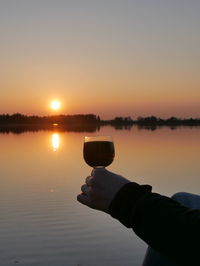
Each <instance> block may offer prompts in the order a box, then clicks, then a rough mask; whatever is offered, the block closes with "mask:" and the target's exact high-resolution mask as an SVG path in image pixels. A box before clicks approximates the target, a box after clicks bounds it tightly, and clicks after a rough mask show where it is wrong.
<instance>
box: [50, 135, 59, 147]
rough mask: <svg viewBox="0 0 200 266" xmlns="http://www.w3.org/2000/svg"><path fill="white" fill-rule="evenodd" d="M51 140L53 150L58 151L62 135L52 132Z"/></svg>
mask: <svg viewBox="0 0 200 266" xmlns="http://www.w3.org/2000/svg"><path fill="white" fill-rule="evenodd" d="M51 142H52V148H53V151H57V150H58V149H59V147H60V136H59V134H58V133H53V134H52V138H51Z"/></svg>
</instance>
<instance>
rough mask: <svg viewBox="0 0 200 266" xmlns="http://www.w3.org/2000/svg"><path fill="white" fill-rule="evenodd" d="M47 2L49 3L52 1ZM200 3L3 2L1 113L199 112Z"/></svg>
mask: <svg viewBox="0 0 200 266" xmlns="http://www.w3.org/2000/svg"><path fill="white" fill-rule="evenodd" d="M47 3H48V5H47ZM199 12H200V3H197V2H196V1H190V2H187V1H182V2H176V3H173V2H166V3H164V2H162V4H161V3H160V4H158V3H157V1H151V3H150V2H149V1H144V0H142V1H138V2H134V1H114V0H113V1H104V0H103V1H94V2H91V1H87V0H85V1H84V3H83V2H82V1H80V0H79V1H78V0H77V1H75V2H74V1H73V2H72V1H71V2H68V1H67V2H64V1H60V0H59V1H56V2H54V1H51V2H49V1H46V0H43V1H41V2H38V1H33V0H30V1H28V2H26V1H18V2H17V3H16V2H12V4H11V3H10V2H6V1H4V2H1V3H0V37H1V47H0V58H1V60H0V69H1V75H0V92H1V95H0V113H13V112H21V113H25V114H39V115H46V114H52V111H51V110H50V109H49V101H50V100H52V99H54V98H58V99H60V100H61V102H62V109H61V110H60V112H61V113H66V114H76V113H95V114H98V115H100V116H101V117H102V118H111V117H113V116H119V115H122V116H125V115H130V116H132V117H133V118H135V117H137V116H140V115H142V116H143V115H157V116H161V117H168V116H172V115H174V116H179V117H190V116H193V117H199V114H200V89H199V88H200V73H199V60H200V53H199V46H200V32H199V24H200V17H199Z"/></svg>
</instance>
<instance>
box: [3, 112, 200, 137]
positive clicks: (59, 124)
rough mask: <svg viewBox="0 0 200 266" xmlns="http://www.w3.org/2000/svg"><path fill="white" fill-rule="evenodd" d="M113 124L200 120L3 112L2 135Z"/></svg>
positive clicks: (152, 125)
mask: <svg viewBox="0 0 200 266" xmlns="http://www.w3.org/2000/svg"><path fill="white" fill-rule="evenodd" d="M104 126H111V127H114V128H115V129H116V130H131V129H132V128H134V127H136V128H137V129H138V130H151V131H154V130H157V129H160V128H163V127H168V128H170V129H171V130H174V129H177V128H180V127H191V128H192V127H199V126H200V119H194V118H190V119H178V118H175V117H171V118H169V119H161V118H157V117H155V116H151V117H139V118H138V119H137V120H132V119H131V118H130V117H115V118H114V119H113V120H101V119H100V117H99V116H96V115H93V114H87V115H58V116H48V117H39V116H24V115H22V114H14V115H0V134H9V133H14V134H21V133H25V132H38V131H56V132H88V133H98V132H99V131H100V128H101V127H104Z"/></svg>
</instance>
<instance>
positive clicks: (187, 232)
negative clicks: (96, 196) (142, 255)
mask: <svg viewBox="0 0 200 266" xmlns="http://www.w3.org/2000/svg"><path fill="white" fill-rule="evenodd" d="M109 212H110V214H111V215H112V216H113V217H114V218H116V219H118V220H119V221H120V222H121V223H122V224H124V225H125V226H126V227H129V228H132V229H133V230H134V232H135V233H136V234H137V235H138V236H139V237H140V238H141V239H143V240H144V241H145V242H146V243H147V244H148V245H149V246H151V247H153V248H155V249H156V250H157V251H159V252H160V253H162V254H164V255H165V256H168V257H169V258H170V259H172V260H173V261H175V262H176V263H178V265H200V253H199V252H200V245H199V241H200V210H196V209H189V208H187V207H184V206H182V205H180V204H179V203H178V202H177V201H175V200H172V199H171V198H168V197H165V196H161V195H159V194H156V193H152V192H151V189H150V186H148V185H146V186H141V185H138V184H137V183H128V184H126V185H125V186H123V187H122V189H121V190H120V191H119V192H118V193H117V195H116V196H115V198H114V199H113V201H112V202H111V204H110V208H109Z"/></svg>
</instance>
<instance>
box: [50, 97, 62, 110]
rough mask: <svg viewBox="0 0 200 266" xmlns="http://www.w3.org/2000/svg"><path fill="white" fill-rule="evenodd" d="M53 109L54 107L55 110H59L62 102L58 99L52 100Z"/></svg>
mask: <svg viewBox="0 0 200 266" xmlns="http://www.w3.org/2000/svg"><path fill="white" fill-rule="evenodd" d="M50 106H51V109H53V110H55V111H56V110H59V109H60V107H61V103H60V101H58V100H54V101H52V102H51V105H50Z"/></svg>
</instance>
